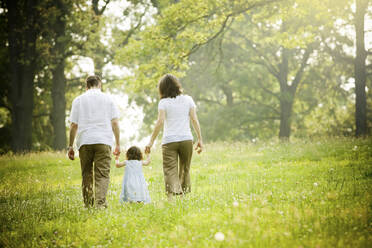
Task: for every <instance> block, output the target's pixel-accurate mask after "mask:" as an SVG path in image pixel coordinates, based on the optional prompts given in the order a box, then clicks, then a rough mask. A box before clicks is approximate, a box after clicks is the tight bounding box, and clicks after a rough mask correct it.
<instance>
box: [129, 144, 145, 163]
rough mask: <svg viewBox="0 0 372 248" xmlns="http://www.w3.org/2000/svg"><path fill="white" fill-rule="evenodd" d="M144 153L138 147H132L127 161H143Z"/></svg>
mask: <svg viewBox="0 0 372 248" xmlns="http://www.w3.org/2000/svg"><path fill="white" fill-rule="evenodd" d="M142 159H143V157H142V152H141V149H139V148H138V147H137V146H132V147H131V148H129V149H128V151H127V160H142Z"/></svg>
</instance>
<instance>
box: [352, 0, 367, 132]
mask: <svg viewBox="0 0 372 248" xmlns="http://www.w3.org/2000/svg"><path fill="white" fill-rule="evenodd" d="M368 2H369V1H368V0H356V12H355V24H354V25H355V39H356V40H355V43H356V56H355V60H354V68H355V69H354V74H355V76H354V77H355V124H356V130H355V135H356V136H357V137H359V136H365V135H367V134H368V130H367V99H366V79H367V76H366V58H367V51H366V49H365V30H364V22H365V20H364V19H365V15H366V13H367V7H368Z"/></svg>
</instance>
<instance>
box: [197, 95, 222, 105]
mask: <svg viewBox="0 0 372 248" xmlns="http://www.w3.org/2000/svg"><path fill="white" fill-rule="evenodd" d="M195 100H196V101H201V102H208V103H214V104H218V105H220V106H222V103H221V102H219V101H216V100H212V99H208V98H203V97H196V98H195Z"/></svg>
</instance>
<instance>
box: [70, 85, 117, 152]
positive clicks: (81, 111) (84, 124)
mask: <svg viewBox="0 0 372 248" xmlns="http://www.w3.org/2000/svg"><path fill="white" fill-rule="evenodd" d="M115 118H119V109H118V108H117V106H116V104H115V103H114V101H113V100H112V99H111V97H110V96H109V95H108V94H105V93H103V92H102V91H101V90H100V89H89V90H87V91H86V92H85V93H84V94H82V95H80V96H78V97H76V98H75V99H74V101H73V102H72V108H71V114H70V122H73V123H75V124H77V125H78V130H77V137H76V145H77V148H78V149H79V148H80V147H81V146H82V145H91V144H105V145H109V146H111V147H112V146H113V144H114V134H113V131H112V126H111V120H112V119H115Z"/></svg>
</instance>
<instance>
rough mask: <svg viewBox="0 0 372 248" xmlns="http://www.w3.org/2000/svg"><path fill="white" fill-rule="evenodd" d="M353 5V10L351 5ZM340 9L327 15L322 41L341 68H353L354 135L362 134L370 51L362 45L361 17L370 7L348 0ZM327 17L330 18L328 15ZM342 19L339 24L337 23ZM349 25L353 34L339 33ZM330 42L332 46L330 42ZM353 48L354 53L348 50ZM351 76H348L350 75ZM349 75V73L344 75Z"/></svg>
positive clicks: (362, 1)
mask: <svg viewBox="0 0 372 248" xmlns="http://www.w3.org/2000/svg"><path fill="white" fill-rule="evenodd" d="M354 4H355V12H353V10H352V9H353V8H352V6H353V5H354ZM341 6H342V7H343V8H338V9H331V11H329V13H328V14H329V15H331V16H333V18H332V24H333V26H332V27H330V28H329V29H326V30H325V32H327V33H325V34H324V35H323V40H324V41H325V42H326V43H327V44H328V45H327V51H328V52H329V53H330V54H331V55H332V57H333V59H334V61H335V63H343V64H345V67H348V66H351V67H353V69H354V75H353V76H352V77H353V78H354V84H355V117H354V119H355V135H356V136H357V137H359V136H365V135H367V134H368V123H367V120H368V117H367V113H368V111H367V97H366V90H365V88H366V81H367V70H368V69H369V68H370V69H372V67H371V64H370V65H367V63H366V59H367V57H368V55H370V54H371V53H370V52H368V51H367V50H366V48H365V31H366V30H365V17H366V15H367V13H370V10H369V9H368V7H369V6H371V3H370V1H368V0H349V1H346V2H345V3H343V4H342V5H341ZM330 18H331V17H330ZM340 21H341V22H342V23H341V24H339V23H338V22H340ZM350 28H353V29H354V31H355V35H354V36H353V35H351V33H350V32H346V33H345V32H343V31H344V30H345V29H350ZM330 44H332V45H330ZM350 48H355V54H352V52H350ZM350 76H351V75H350ZM345 77H347V78H348V77H349V75H345Z"/></svg>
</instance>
